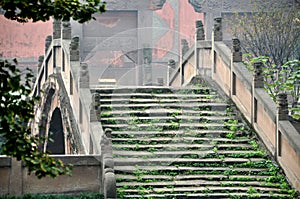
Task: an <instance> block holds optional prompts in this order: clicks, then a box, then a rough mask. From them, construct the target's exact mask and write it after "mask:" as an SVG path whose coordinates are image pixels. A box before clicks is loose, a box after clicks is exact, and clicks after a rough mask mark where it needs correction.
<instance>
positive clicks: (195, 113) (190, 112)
mask: <svg viewBox="0 0 300 199" xmlns="http://www.w3.org/2000/svg"><path fill="white" fill-rule="evenodd" d="M101 114H102V115H107V116H109V117H111V116H113V117H116V116H120V115H121V116H127V115H136V116H138V115H146V116H155V115H163V116H165V115H172V114H174V115H185V116H224V115H226V114H227V112H226V111H225V110H224V111H222V110H218V111H213V110H210V111H208V110H202V111H201V112H199V111H195V110H182V109H172V108H163V107H161V108H155V109H147V110H128V109H127V110H126V109H125V110H110V111H107V110H106V111H101Z"/></svg>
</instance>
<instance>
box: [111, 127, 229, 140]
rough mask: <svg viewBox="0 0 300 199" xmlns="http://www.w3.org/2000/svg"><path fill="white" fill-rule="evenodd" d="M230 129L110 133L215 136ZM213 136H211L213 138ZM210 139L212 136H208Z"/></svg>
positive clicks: (224, 133)
mask: <svg viewBox="0 0 300 199" xmlns="http://www.w3.org/2000/svg"><path fill="white" fill-rule="evenodd" d="M230 132H232V131H230V130H217V129H216V130H215V129H214V130H193V131H187V130H176V131H175V130H174V131H171V130H168V131H113V132H112V135H113V137H114V136H118V135H120V136H122V137H123V136H125V135H128V136H129V137H134V136H150V135H153V136H160V135H168V136H183V135H184V136H197V135H201V134H202V135H207V134H215V135H216V136H215V137H218V136H219V135H226V134H227V133H230ZM215 137H213V138H215ZM209 139H212V138H209Z"/></svg>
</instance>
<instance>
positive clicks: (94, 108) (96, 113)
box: [90, 93, 100, 122]
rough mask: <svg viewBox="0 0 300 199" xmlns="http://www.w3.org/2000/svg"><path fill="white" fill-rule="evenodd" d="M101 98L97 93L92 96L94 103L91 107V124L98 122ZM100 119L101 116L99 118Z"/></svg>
mask: <svg viewBox="0 0 300 199" xmlns="http://www.w3.org/2000/svg"><path fill="white" fill-rule="evenodd" d="M99 100H100V96H99V94H97V93H95V94H93V96H92V103H91V105H90V122H97V121H98V116H99V115H100V113H99V112H100V111H98V106H99ZM99 117H100V116H99Z"/></svg>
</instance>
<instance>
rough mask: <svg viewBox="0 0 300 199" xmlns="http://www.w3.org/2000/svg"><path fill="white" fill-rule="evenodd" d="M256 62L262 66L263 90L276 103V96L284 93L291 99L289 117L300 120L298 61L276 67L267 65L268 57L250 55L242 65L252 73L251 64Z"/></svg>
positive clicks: (299, 64)
mask: <svg viewBox="0 0 300 199" xmlns="http://www.w3.org/2000/svg"><path fill="white" fill-rule="evenodd" d="M256 61H261V62H262V63H263V64H264V68H263V72H264V85H265V90H266V91H267V92H268V93H269V95H270V96H271V97H272V99H273V100H274V102H276V96H277V95H278V93H280V92H285V93H287V94H288V95H289V96H290V99H291V108H290V111H291V115H292V117H293V118H294V119H297V120H299V119H300V115H299V112H300V107H299V104H298V103H299V101H300V60H290V61H287V62H286V63H284V64H283V65H282V66H280V67H278V66H276V65H275V64H271V65H268V64H267V63H268V61H269V57H267V56H260V57H255V58H253V57H251V55H250V54H247V55H246V61H244V64H245V65H246V67H247V68H248V69H249V70H250V71H253V67H252V66H253V64H254V63H255V62H256Z"/></svg>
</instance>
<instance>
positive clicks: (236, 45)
mask: <svg viewBox="0 0 300 199" xmlns="http://www.w3.org/2000/svg"><path fill="white" fill-rule="evenodd" d="M242 60H243V54H242V51H241V42H240V40H239V39H238V38H233V39H232V61H233V62H241V61H242Z"/></svg>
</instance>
